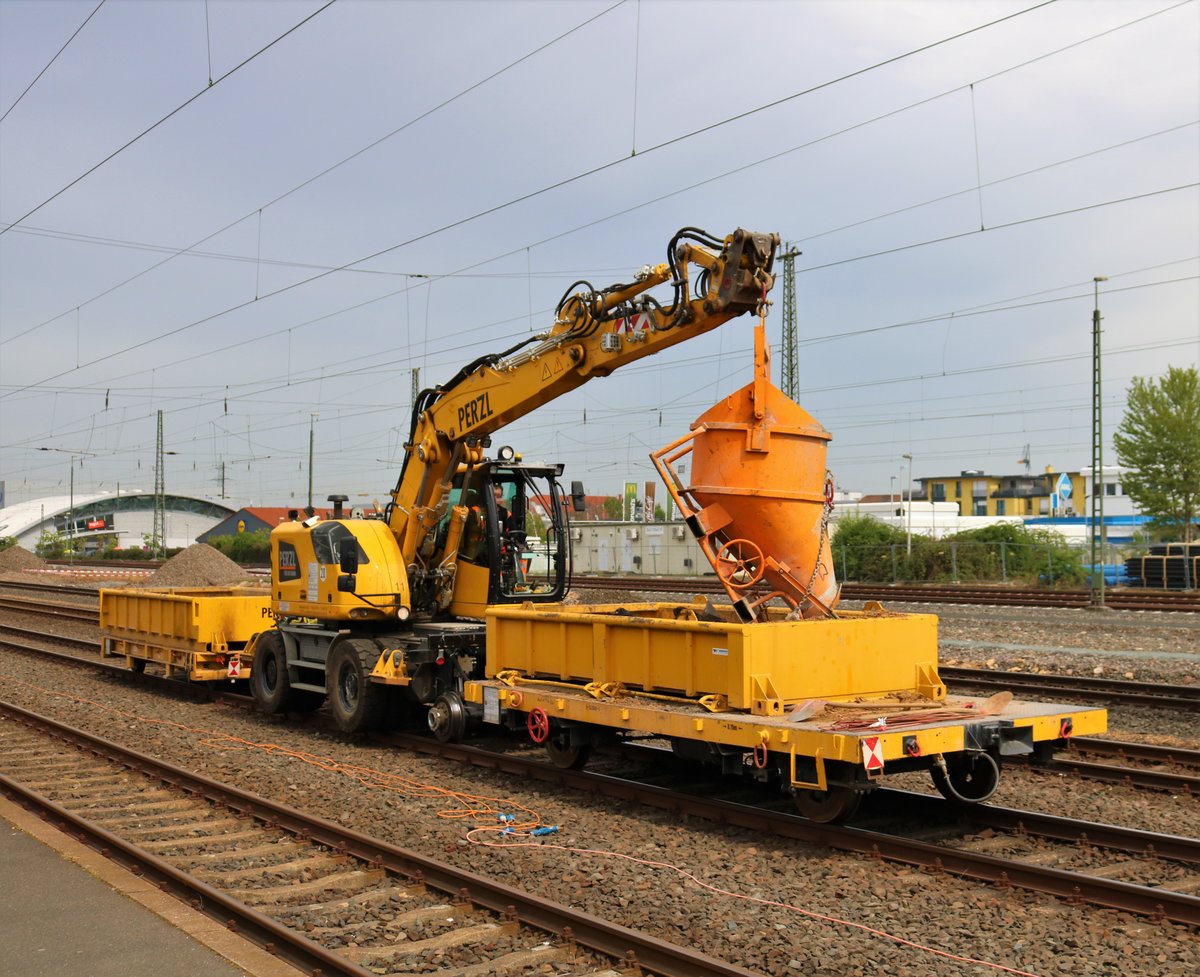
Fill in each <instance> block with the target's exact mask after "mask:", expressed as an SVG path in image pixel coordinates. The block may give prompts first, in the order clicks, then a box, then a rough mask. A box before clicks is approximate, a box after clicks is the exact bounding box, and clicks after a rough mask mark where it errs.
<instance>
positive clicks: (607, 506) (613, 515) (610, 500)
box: [604, 495, 624, 520]
mask: <svg viewBox="0 0 1200 977" xmlns="http://www.w3.org/2000/svg"><path fill="white" fill-rule="evenodd" d="M623 508H624V506H623V505H622V503H621V498H620V496H616V495H610V496H608V497H607V498H605V500H604V518H605V519H613V520H617V519H620V518H621V510H622V509H623Z"/></svg>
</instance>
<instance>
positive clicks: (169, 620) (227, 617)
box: [100, 587, 272, 682]
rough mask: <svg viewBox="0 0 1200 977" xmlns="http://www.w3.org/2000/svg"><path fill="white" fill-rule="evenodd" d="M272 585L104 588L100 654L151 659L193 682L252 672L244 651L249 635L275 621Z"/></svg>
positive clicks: (142, 663)
mask: <svg viewBox="0 0 1200 977" xmlns="http://www.w3.org/2000/svg"><path fill="white" fill-rule="evenodd" d="M270 610H271V595H270V593H269V592H268V591H266V590H263V591H257V590H246V589H243V588H237V587H233V588H231V587H196V588H189V589H159V590H129V589H120V590H116V589H114V590H101V591H100V635H101V654H102V655H103V656H105V657H123V658H125V662H126V665H127V666H128V667H129V668H131V669H133V670H135V671H143V670H144V669H145V667H146V663H147V662H154V663H157V664H158V665H160V666H162V668H163V669H164V671H165V672H166V674H167V675H168V676H171V677H174V678H179V679H186V680H188V681H193V682H211V681H217V680H237V679H246V678H249V677H250V659H249V658H248V657H247V658H246V659H243V658H242V657H241V653H242V651H243V650H244V649H245V647H246V643H247V642H248V641H249V640H250V638H251V637H252V636H253V635H255V634H256V633H258V632H259V631H262V630H263V629H264V628H266V627H269V626H270V625H271V623H272V622H271V617H270Z"/></svg>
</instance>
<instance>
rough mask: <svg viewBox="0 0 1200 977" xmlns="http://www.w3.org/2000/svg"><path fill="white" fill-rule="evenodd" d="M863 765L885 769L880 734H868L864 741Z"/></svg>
mask: <svg viewBox="0 0 1200 977" xmlns="http://www.w3.org/2000/svg"><path fill="white" fill-rule="evenodd" d="M862 755H863V766H864V767H866V768H867V770H868V771H870V770H882V769H883V744H882V743H881V742H880V741H879V737H878V736H867V737H865V738H864V739H863V741H862Z"/></svg>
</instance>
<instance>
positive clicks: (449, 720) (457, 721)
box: [427, 692, 467, 743]
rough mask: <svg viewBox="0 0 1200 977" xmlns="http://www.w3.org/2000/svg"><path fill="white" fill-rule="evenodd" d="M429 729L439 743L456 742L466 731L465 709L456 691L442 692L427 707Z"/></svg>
mask: <svg viewBox="0 0 1200 977" xmlns="http://www.w3.org/2000/svg"><path fill="white" fill-rule="evenodd" d="M427 719H428V722H429V731H430V732H431V733H433V735H434V736H436V737H437V739H438V741H439V742H441V743H457V742H458V741H459V740H461V739H462V738H463V736H465V735H466V732H467V709H466V706H464V705H463V700H462V696H461V695H459V694H458V693H457V692H443V693H442V694H441V695H439V696H438V697H437V701H436V702H434V704H433V705H432V706H430V707H429V713H428V716H427Z"/></svg>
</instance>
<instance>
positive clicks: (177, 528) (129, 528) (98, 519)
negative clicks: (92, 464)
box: [0, 492, 236, 552]
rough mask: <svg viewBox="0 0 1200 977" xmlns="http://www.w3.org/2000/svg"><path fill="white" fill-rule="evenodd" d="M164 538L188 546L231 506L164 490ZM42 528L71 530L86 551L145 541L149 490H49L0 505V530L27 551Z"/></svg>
mask: <svg viewBox="0 0 1200 977" xmlns="http://www.w3.org/2000/svg"><path fill="white" fill-rule="evenodd" d="M163 503H164V506H165V513H164V516H165V524H164V530H163V536H164V537H165V538H164V544H165V546H166V547H167V548H168V549H175V548H179V549H182V548H184V547H187V546H191V545H192V543H194V542H195V540H196V537H197V536H199V535H200V534H201V533H203V532H205V531H207V530H209V529H211V528H212V527H213V526H214V525H216V524H217V523H218V522H220V521H221V520H222V519H225V518H227V517H228V516H230V515H232V514H233V513H234V512H235V511H236V509H234V508H230V507H229V506H228V505H226V504H225V503H224V502H214V501H213V500H211V499H201V498H195V497H193V496H187V495H170V494H167V495H164V496H163ZM43 531H49V532H52V533H58V534H59V535H60V536H63V537H69V536H74V537H75V538H76V539H77V540H80V541H81V542H82V545H83V549H84V551H85V552H89V551H95V550H99V549H102V548H103V547H104V546H105V545H106V544H107V543H108V542H109V540H113V539H115V541H116V545H117V547H118V548H120V549H128V548H130V547H133V546H142V545H144V540H145V537H146V536H149V535H150V534H151V533H152V532H153V531H154V493H152V492H122V493H120V494H117V493H116V492H90V493H87V494H76V495H74V496H70V495H48V496H45V497H44V498H40V499H30V500H29V501H28V502H17V503H15V504H13V505H10V506H5V507H4V508H3V509H0V536H15V537H16V539H17V544H18V545H19V546H22V547H24V548H25V549H27V550H29V551H30V552H32V551H33V549H34V547H35V546H37V544H38V540H39V539H40V538H41V535H42V532H43Z"/></svg>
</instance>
